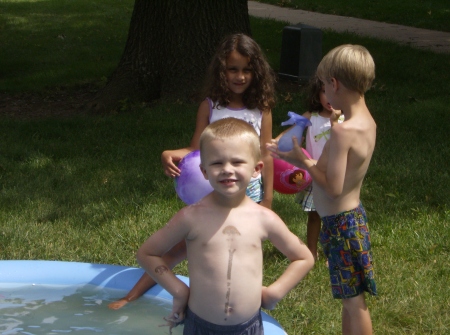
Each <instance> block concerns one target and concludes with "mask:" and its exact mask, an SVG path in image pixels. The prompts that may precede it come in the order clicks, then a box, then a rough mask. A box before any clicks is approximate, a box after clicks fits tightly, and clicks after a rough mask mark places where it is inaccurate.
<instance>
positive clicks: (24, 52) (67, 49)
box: [0, 0, 134, 92]
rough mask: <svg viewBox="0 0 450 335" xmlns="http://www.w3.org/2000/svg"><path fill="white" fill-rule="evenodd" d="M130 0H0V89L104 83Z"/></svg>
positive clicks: (117, 49) (125, 31)
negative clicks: (0, 49) (0, 48)
mask: <svg viewBox="0 0 450 335" xmlns="http://www.w3.org/2000/svg"><path fill="white" fill-rule="evenodd" d="M133 4H134V1H133V0H108V1H106V2H105V1H89V0H77V1H71V0H53V1H30V0H8V1H7V0H0V40H1V41H2V51H1V57H0V92H2V91H11V90H15V91H20V90H36V89H38V88H42V87H48V88H50V87H55V86H65V85H68V86H72V85H74V84H84V83H86V82H89V83H92V82H94V83H96V84H97V85H102V84H104V83H105V81H106V77H107V76H109V74H110V73H111V72H112V71H113V70H114V68H115V67H116V65H117V63H118V62H119V59H120V56H121V52H122V51H123V48H124V46H125V39H126V37H127V34H128V26H129V23H130V22H129V21H130V17H131V12H132V9H133ZM118 41H120V42H121V43H117V42H118ZM6 46H7V47H6ZM67 64H70V65H71V66H70V67H69V66H67ZM80 74H82V75H80Z"/></svg>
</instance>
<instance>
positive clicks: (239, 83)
mask: <svg viewBox="0 0 450 335" xmlns="http://www.w3.org/2000/svg"><path fill="white" fill-rule="evenodd" d="M225 76H226V78H227V85H228V88H229V89H230V91H231V92H233V93H234V94H236V95H242V94H244V92H245V90H247V88H248V87H249V86H250V84H251V82H252V79H253V71H252V68H251V67H250V65H249V59H248V57H245V56H242V55H241V54H240V53H239V52H237V51H236V50H233V51H232V52H231V53H230V54H229V55H228V57H227V61H226V69H225Z"/></svg>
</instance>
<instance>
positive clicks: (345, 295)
mask: <svg viewBox="0 0 450 335" xmlns="http://www.w3.org/2000/svg"><path fill="white" fill-rule="evenodd" d="M317 75H318V77H319V78H320V80H321V81H322V82H323V83H324V85H325V95H326V97H327V99H328V101H329V102H330V104H331V105H332V106H333V108H335V109H336V110H342V113H343V114H344V116H345V121H344V122H342V123H339V124H338V123H334V124H333V127H332V128H331V135H330V139H329V140H328V142H327V143H326V144H325V147H324V149H323V152H322V155H321V156H320V158H319V159H318V161H317V162H316V161H314V160H312V159H309V158H308V157H306V156H305V155H304V154H303V152H302V150H301V148H300V146H299V145H298V141H297V139H296V138H295V137H294V138H293V143H294V149H293V150H292V151H290V152H287V153H283V152H280V151H279V150H278V148H277V143H276V141H272V143H270V144H268V145H267V147H268V149H269V150H270V151H272V153H273V156H274V157H278V158H282V159H284V160H286V161H288V162H290V163H291V164H293V165H295V166H298V167H303V168H305V169H307V171H308V172H309V173H310V175H311V177H312V178H313V189H314V203H315V205H316V209H317V212H318V213H319V215H320V217H321V220H322V224H323V226H322V230H321V233H320V242H321V244H322V246H323V249H324V253H325V255H326V256H327V258H328V266H329V271H330V279H331V287H332V293H333V297H334V298H337V299H342V303H343V308H342V333H343V334H351V335H354V334H359V335H365V334H372V321H371V318H370V313H369V310H368V308H367V306H366V303H365V298H364V292H365V291H367V292H369V293H370V294H372V295H376V294H377V293H376V285H375V281H374V273H373V267H372V253H371V249H370V235H369V229H368V225H367V218H366V213H365V211H364V208H363V206H362V204H361V202H360V191H361V185H362V182H363V179H364V176H365V174H366V172H367V169H368V167H369V163H370V160H371V157H372V153H373V150H374V147H375V138H376V124H375V121H374V120H373V118H372V116H371V114H370V112H369V110H368V108H367V106H366V103H365V99H364V93H365V92H366V91H367V90H368V89H369V88H370V86H371V84H372V81H373V79H374V78H375V64H374V62H373V59H372V57H371V55H370V53H369V52H368V51H367V50H366V49H365V48H364V47H362V46H358V45H342V46H339V47H336V48H334V49H333V50H331V51H330V52H329V53H328V54H327V55H325V57H324V58H323V59H322V61H321V62H320V64H319V66H318V68H317ZM336 117H337V115H332V117H331V118H332V119H333V118H334V119H336Z"/></svg>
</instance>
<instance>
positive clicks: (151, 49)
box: [89, 0, 250, 112]
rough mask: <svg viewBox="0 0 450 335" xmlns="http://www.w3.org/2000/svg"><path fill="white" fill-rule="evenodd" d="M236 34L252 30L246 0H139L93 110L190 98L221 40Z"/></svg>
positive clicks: (103, 110)
mask: <svg viewBox="0 0 450 335" xmlns="http://www.w3.org/2000/svg"><path fill="white" fill-rule="evenodd" d="M236 32H242V33H246V34H250V22H249V16H248V7H247V0H136V1H135V4H134V10H133V14H132V17H131V22H130V28H129V32H128V39H127V42H126V45H125V49H124V52H123V54H122V58H121V60H120V62H119V64H118V66H117V68H116V70H115V71H114V72H113V73H112V75H111V77H110V78H109V80H108V83H107V84H106V86H105V87H104V88H103V89H102V90H100V91H99V92H98V94H97V96H96V98H95V99H94V100H93V101H92V102H91V103H90V106H89V107H90V109H91V110H92V111H95V112H108V111H111V110H115V109H116V108H117V107H118V104H119V102H120V101H122V100H124V99H129V100H132V101H151V100H154V99H158V98H168V97H169V98H177V99H182V100H186V99H188V98H192V97H193V96H194V95H195V94H196V93H197V91H198V89H199V87H200V86H201V84H202V82H203V77H204V74H205V72H206V69H207V66H208V64H209V62H210V60H211V57H212V55H213V54H214V51H215V49H216V47H217V45H218V43H219V42H220V41H221V40H222V38H223V37H224V36H226V35H228V34H231V33H236Z"/></svg>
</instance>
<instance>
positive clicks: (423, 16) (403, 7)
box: [259, 0, 450, 31]
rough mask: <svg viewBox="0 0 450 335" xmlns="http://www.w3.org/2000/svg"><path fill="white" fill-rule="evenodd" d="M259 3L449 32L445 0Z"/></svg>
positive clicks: (271, 0)
mask: <svg viewBox="0 0 450 335" xmlns="http://www.w3.org/2000/svg"><path fill="white" fill-rule="evenodd" d="M259 2H264V3H268V4H272V5H277V6H286V7H291V8H295V9H303V10H308V11H313V12H318V13H324V14H332V15H342V16H351V17H356V18H360V19H367V20H373V21H380V22H388V23H396V24H401V25H405V26H411V27H417V28H424V29H431V30H440V31H450V3H449V2H448V1H447V0H427V1H409V0H394V1H390V0H378V1H360V0H346V1H333V0H321V1H313V0H260V1H259Z"/></svg>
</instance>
